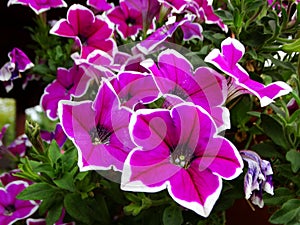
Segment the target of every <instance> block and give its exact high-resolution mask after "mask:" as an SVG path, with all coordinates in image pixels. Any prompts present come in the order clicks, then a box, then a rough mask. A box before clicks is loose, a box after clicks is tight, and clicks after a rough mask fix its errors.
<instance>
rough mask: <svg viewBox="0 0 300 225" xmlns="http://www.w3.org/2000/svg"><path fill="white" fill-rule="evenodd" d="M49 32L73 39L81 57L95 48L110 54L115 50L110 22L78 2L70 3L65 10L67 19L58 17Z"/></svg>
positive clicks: (84, 56)
mask: <svg viewBox="0 0 300 225" xmlns="http://www.w3.org/2000/svg"><path fill="white" fill-rule="evenodd" d="M50 33H51V34H54V35H58V36H62V37H69V38H73V39H75V41H76V43H77V44H78V45H79V47H80V49H81V57H82V58H86V57H87V56H88V54H89V53H91V52H92V51H94V50H96V49H100V50H102V51H105V52H107V53H108V54H110V55H113V54H114V51H115V50H116V43H115V41H114V40H113V39H112V37H111V35H112V33H113V27H112V24H111V22H110V21H108V19H107V18H105V17H102V16H99V15H98V16H95V15H94V13H93V12H92V11H91V10H90V9H88V8H86V7H85V6H82V5H79V4H74V5H72V6H71V7H70V8H69V10H68V12H67V19H60V20H59V21H58V22H57V23H56V24H55V25H54V26H53V27H52V28H51V30H50Z"/></svg>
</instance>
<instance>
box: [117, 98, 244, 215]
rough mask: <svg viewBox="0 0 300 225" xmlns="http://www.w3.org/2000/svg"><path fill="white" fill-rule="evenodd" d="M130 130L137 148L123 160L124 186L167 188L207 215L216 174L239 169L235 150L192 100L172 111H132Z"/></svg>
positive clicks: (215, 193) (216, 191) (217, 187)
mask: <svg viewBox="0 0 300 225" xmlns="http://www.w3.org/2000/svg"><path fill="white" fill-rule="evenodd" d="M129 131H130V135H131V138H132V140H133V142H134V143H135V144H136V145H137V146H138V147H137V148H136V149H135V150H133V151H132V152H130V153H129V155H128V157H127V159H126V161H125V164H124V170H123V173H122V181H121V188H122V189H123V190H128V191H141V192H157V191H161V190H163V189H167V190H168V192H169V194H170V195H171V197H172V198H173V199H174V200H175V201H176V202H177V203H179V204H180V205H182V206H184V207H186V208H188V209H191V210H193V211H195V212H196V213H198V214H199V215H201V216H204V217H207V216H208V215H209V214H210V212H211V210H212V208H213V205H214V204H215V202H216V201H217V199H218V197H219V195H220V192H221V189H222V180H221V178H224V179H233V178H235V177H237V176H238V175H239V174H240V173H241V172H242V168H243V162H242V159H241V157H240V155H239V153H238V151H237V149H236V148H235V147H234V145H233V144H232V143H230V142H229V141H228V140H227V139H225V138H223V137H221V136H218V135H217V133H216V132H217V128H216V125H215V123H214V121H213V120H212V118H211V117H210V116H209V115H208V113H207V112H206V111H205V110H204V109H203V108H201V107H200V106H196V105H194V104H192V103H182V104H179V105H177V106H175V107H173V108H172V109H171V111H169V110H166V109H154V110H150V109H140V110H137V111H136V112H135V113H134V114H133V115H132V117H131V119H130V124H129ZM224 168H226V169H224Z"/></svg>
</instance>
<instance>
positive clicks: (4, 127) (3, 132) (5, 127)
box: [0, 124, 9, 146]
mask: <svg viewBox="0 0 300 225" xmlns="http://www.w3.org/2000/svg"><path fill="white" fill-rule="evenodd" d="M8 127H9V124H5V125H4V126H3V127H2V128H1V131H0V146H3V138H4V135H5V133H6V131H7V128H8Z"/></svg>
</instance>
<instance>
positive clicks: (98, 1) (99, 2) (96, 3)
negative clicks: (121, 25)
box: [86, 0, 113, 12]
mask: <svg viewBox="0 0 300 225" xmlns="http://www.w3.org/2000/svg"><path fill="white" fill-rule="evenodd" d="M86 4H87V5H89V6H92V7H93V8H95V9H96V10H98V11H100V12H103V11H107V10H109V9H111V8H112V7H113V6H112V4H110V3H108V2H107V1H106V0H87V2H86Z"/></svg>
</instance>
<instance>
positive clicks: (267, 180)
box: [240, 150, 274, 208]
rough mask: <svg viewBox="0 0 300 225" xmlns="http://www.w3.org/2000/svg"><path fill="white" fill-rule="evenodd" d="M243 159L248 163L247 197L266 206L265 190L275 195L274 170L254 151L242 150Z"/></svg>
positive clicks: (259, 204) (245, 183)
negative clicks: (264, 199)
mask: <svg viewBox="0 0 300 225" xmlns="http://www.w3.org/2000/svg"><path fill="white" fill-rule="evenodd" d="M240 153H241V156H242V158H243V160H245V161H246V162H247V164H248V171H247V174H246V176H245V178H244V191H245V198H246V199H251V202H252V203H253V204H255V205H258V206H259V207H260V208H262V207H263V206H264V201H263V191H265V192H267V193H269V194H271V195H273V194H274V193H273V189H274V187H273V182H272V175H273V170H272V167H271V164H270V162H269V161H267V160H263V159H261V158H260V156H259V155H258V154H257V153H256V152H253V151H249V150H242V151H240Z"/></svg>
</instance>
